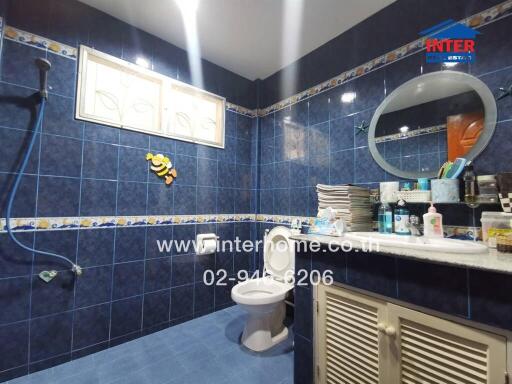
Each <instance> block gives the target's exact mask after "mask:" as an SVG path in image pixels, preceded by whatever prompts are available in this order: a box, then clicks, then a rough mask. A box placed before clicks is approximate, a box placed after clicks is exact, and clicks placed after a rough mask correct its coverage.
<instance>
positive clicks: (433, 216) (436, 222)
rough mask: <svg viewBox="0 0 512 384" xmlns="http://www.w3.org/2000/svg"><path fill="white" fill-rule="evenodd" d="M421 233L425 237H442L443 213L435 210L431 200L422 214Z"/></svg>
mask: <svg viewBox="0 0 512 384" xmlns="http://www.w3.org/2000/svg"><path fill="white" fill-rule="evenodd" d="M423 234H424V236H425V237H444V232H443V215H441V214H440V213H438V212H437V210H436V207H434V204H433V203H432V202H430V207H429V208H428V212H427V213H425V214H424V215H423Z"/></svg>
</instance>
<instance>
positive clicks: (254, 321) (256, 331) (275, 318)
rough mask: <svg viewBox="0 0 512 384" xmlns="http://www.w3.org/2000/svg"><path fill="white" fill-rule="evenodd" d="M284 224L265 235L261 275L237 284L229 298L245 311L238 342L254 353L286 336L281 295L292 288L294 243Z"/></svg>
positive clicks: (283, 305)
mask: <svg viewBox="0 0 512 384" xmlns="http://www.w3.org/2000/svg"><path fill="white" fill-rule="evenodd" d="M290 235H291V231H290V229H288V228H286V227H275V228H273V229H272V230H271V231H270V232H269V233H268V234H267V235H266V237H265V240H264V247H263V258H264V277H261V278H259V279H251V280H247V281H244V282H241V283H238V284H237V285H235V286H234V287H233V289H232V290H231V298H232V299H233V301H235V302H236V303H237V304H238V305H240V306H241V307H242V308H244V310H245V311H247V313H248V317H247V323H246V324H245V328H244V332H243V334H242V343H243V344H244V345H245V346H246V347H247V348H249V349H251V350H253V351H257V352H261V351H265V350H267V349H269V348H271V347H273V346H274V345H276V344H277V343H279V342H281V341H283V340H285V339H286V338H287V336H288V328H286V327H285V326H284V324H283V320H284V318H285V315H286V305H285V303H284V298H285V296H286V294H287V293H288V291H290V290H291V289H293V284H292V283H290V282H289V281H291V278H292V276H293V271H294V269H295V244H294V241H293V240H291V239H290Z"/></svg>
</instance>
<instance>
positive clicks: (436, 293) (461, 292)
mask: <svg viewBox="0 0 512 384" xmlns="http://www.w3.org/2000/svg"><path fill="white" fill-rule="evenodd" d="M397 274H398V298H399V299H402V300H405V301H407V302H410V303H414V304H416V305H420V306H423V307H428V308H432V309H435V310H437V311H441V312H444V313H449V314H453V315H457V316H463V317H468V310H469V308H468V294H469V292H468V291H467V287H468V282H467V271H466V269H463V268H453V267H449V266H445V265H436V264H428V263H422V262H418V261H414V260H403V259H397ZM433 281H435V282H436V283H435V284H432V282H433Z"/></svg>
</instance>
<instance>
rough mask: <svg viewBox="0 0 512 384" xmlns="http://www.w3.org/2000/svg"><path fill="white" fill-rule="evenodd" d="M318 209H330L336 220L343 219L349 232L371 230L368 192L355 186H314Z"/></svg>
mask: <svg viewBox="0 0 512 384" xmlns="http://www.w3.org/2000/svg"><path fill="white" fill-rule="evenodd" d="M316 192H317V194H318V209H319V210H320V209H325V208H327V207H331V208H332V209H333V210H334V211H335V213H336V218H337V219H343V221H344V222H345V224H346V226H347V230H349V231H352V232H353V231H358V232H365V231H371V230H372V208H371V203H370V190H369V189H368V188H363V187H357V186H355V185H350V184H343V185H325V184H318V185H317V186H316Z"/></svg>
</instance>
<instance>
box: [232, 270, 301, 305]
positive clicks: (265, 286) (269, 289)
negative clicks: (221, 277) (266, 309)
mask: <svg viewBox="0 0 512 384" xmlns="http://www.w3.org/2000/svg"><path fill="white" fill-rule="evenodd" d="M292 288H293V285H292V284H288V283H283V282H279V281H276V280H274V279H272V278H271V277H268V276H265V277H260V278H259V279H250V280H247V281H244V282H242V283H239V284H237V285H235V286H234V287H233V289H232V291H231V294H232V298H233V300H234V301H235V302H237V303H239V304H245V305H265V304H273V303H277V302H279V301H281V300H284V298H285V296H286V293H287V292H288V291H289V290H291V289H292Z"/></svg>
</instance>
